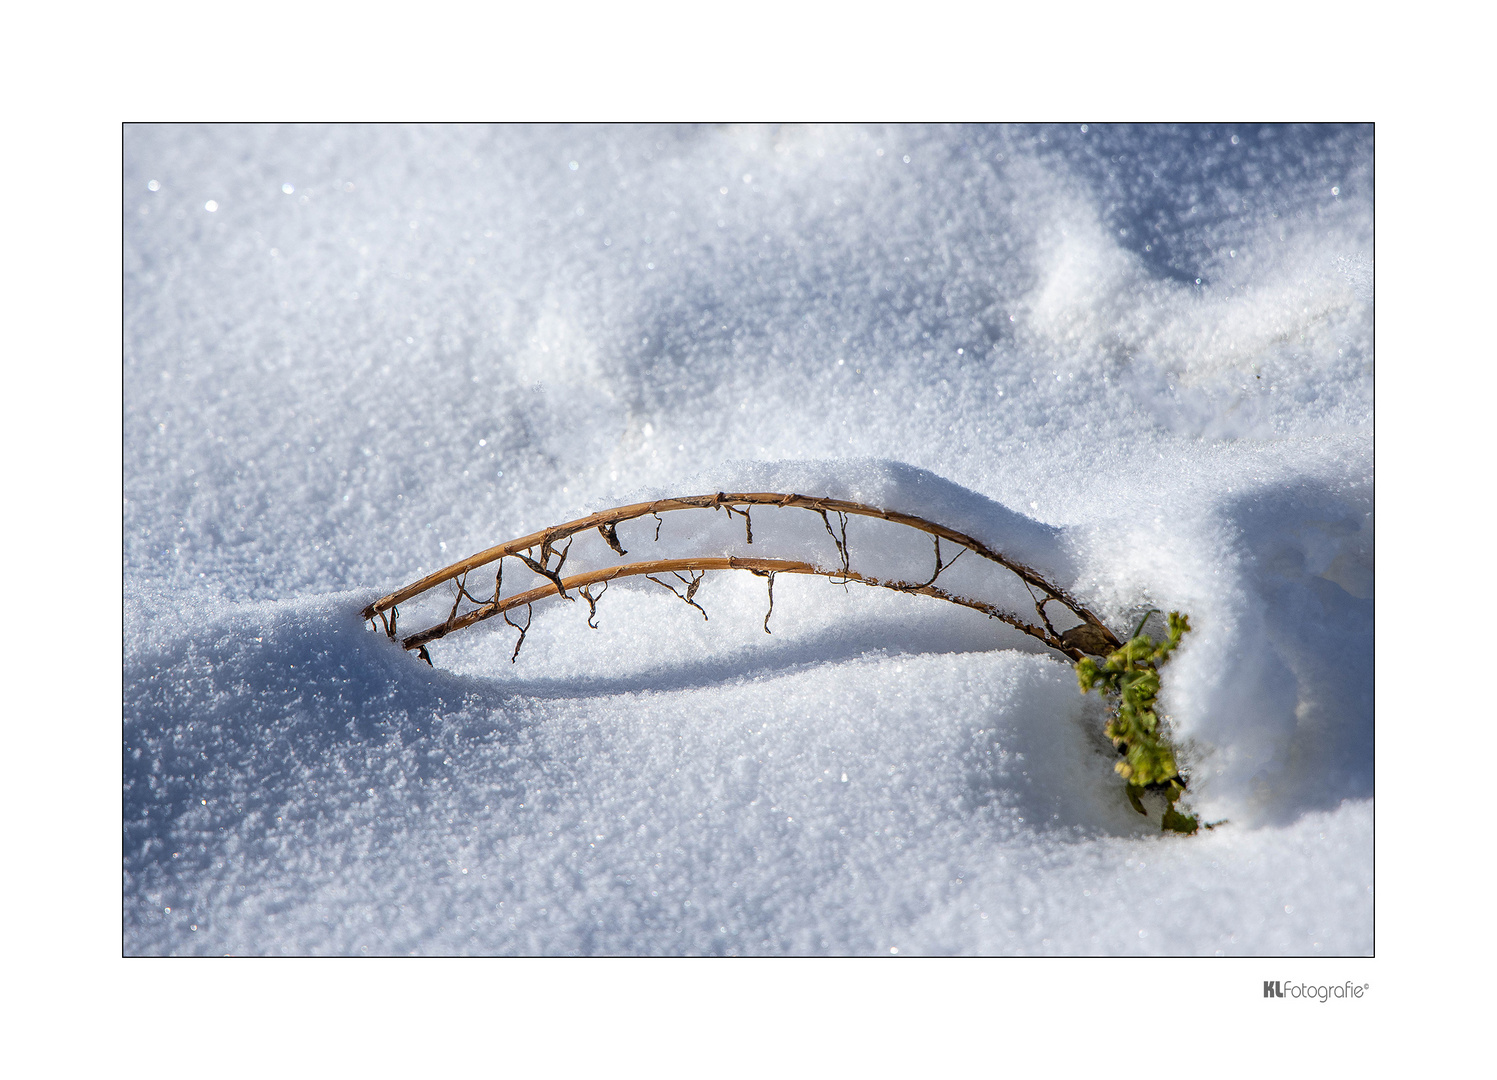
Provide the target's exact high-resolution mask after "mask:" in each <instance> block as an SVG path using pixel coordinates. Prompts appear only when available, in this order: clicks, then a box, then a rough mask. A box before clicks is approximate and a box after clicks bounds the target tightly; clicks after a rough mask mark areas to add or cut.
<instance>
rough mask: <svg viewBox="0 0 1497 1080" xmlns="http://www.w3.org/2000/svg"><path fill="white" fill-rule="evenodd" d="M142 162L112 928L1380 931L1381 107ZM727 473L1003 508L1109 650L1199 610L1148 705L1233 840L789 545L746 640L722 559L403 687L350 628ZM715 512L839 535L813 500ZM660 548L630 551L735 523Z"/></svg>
mask: <svg viewBox="0 0 1497 1080" xmlns="http://www.w3.org/2000/svg"><path fill="white" fill-rule="evenodd" d="M124 151H125V169H124V192H123V198H124V217H125V298H124V299H125V305H124V311H125V375H124V398H125V417H124V428H125V438H124V481H125V491H124V494H125V500H126V502H125V509H124V525H125V530H124V532H125V552H124V560H125V638H126V640H125V656H124V731H123V772H124V777H123V779H124V794H123V811H124V822H123V827H124V860H123V862H124V865H123V869H124V923H125V926H124V933H125V938H124V948H125V951H126V952H127V953H178V954H185V953H201V954H221V953H225V952H233V953H296V954H304V953H342V954H348V953H351V954H360V953H368V954H392V953H394V954H401V955H404V954H408V953H417V954H433V953H526V954H541V953H544V954H552V953H557V954H563V953H650V954H655V953H670V954H677V953H693V954H698V953H706V954H748V953H858V954H875V953H876V954H884V955H888V954H892V953H894V952H895V951H896V950H897V952H898V953H899V954H900V955H906V954H910V953H915V954H921V953H1028V954H1047V953H1054V954H1088V953H1090V954H1110V955H1111V954H1206V955H1211V954H1215V953H1225V954H1291V955H1318V954H1326V955H1345V954H1361V953H1370V952H1371V951H1372V948H1373V937H1372V907H1373V891H1372V889H1373V884H1372V883H1373V876H1372V794H1373V790H1372V788H1373V770H1372V727H1373V699H1372V686H1373V668H1372V626H1373V576H1372V570H1373V517H1372V497H1373V477H1372V382H1373V374H1372V364H1373V354H1372V314H1373V306H1372V305H1373V298H1372V255H1371V253H1372V207H1373V188H1372V156H1373V146H1372V135H1371V132H1370V130H1368V129H1363V128H1308V129H1285V128H1260V127H1258V126H1255V125H1238V126H1222V127H1188V128H1184V129H1180V130H1162V129H1149V128H1144V129H1131V130H1130V129H1121V128H1115V127H1110V126H1106V125H1095V124H1093V125H1089V126H1088V127H1087V128H1086V129H1085V130H1083V129H1082V128H1081V127H1079V126H1064V127H1040V128H1019V129H1007V128H956V129H923V128H909V127H901V128H893V129H866V128H851V127H832V128H810V129H805V128H787V129H764V128H726V129H696V128H691V129H675V128H664V129H654V128H649V129H647V128H610V127H601V128H599V127H590V128H579V129H552V128H536V127H522V128H514V129H506V128H501V129H486V128H435V129H427V128H384V127H360V128H334V129H327V128H295V129H270V128H256V127H228V128H201V127H161V128H156V127H140V126H134V127H130V128H127V129H126V133H125V147H124ZM735 486H737V487H738V488H739V489H740V490H794V491H800V492H803V493H806V494H833V495H840V496H843V497H849V498H859V499H861V500H863V501H868V502H873V503H875V504H878V505H884V506H888V507H890V508H893V509H900V510H906V511H909V512H912V513H916V514H921V515H924V516H927V517H931V518H934V519H936V520H938V521H942V522H944V523H947V524H950V525H952V526H953V527H956V528H958V529H963V530H966V531H970V532H972V533H973V534H975V535H978V536H979V537H981V538H985V539H987V538H991V539H992V541H993V542H994V543H995V544H997V545H998V546H1000V547H1003V548H1004V549H1005V550H1010V551H1012V552H1014V553H1016V554H1018V555H1019V557H1022V558H1024V559H1025V560H1026V561H1029V562H1031V563H1033V564H1034V565H1037V566H1041V567H1043V568H1044V569H1046V570H1047V572H1050V573H1052V574H1054V575H1056V577H1057V578H1060V579H1063V583H1064V584H1065V585H1067V586H1068V587H1070V588H1072V589H1073V590H1074V591H1075V592H1076V593H1077V594H1078V595H1080V596H1081V597H1082V598H1083V599H1084V600H1085V601H1086V602H1088V603H1091V604H1093V605H1094V606H1095V607H1096V609H1097V610H1098V611H1100V612H1102V613H1103V614H1104V616H1105V617H1107V618H1108V620H1109V621H1110V623H1111V624H1112V626H1113V627H1114V628H1115V629H1117V630H1124V629H1127V628H1129V627H1130V626H1131V620H1133V619H1136V617H1137V615H1138V614H1139V613H1141V612H1142V611H1143V610H1145V609H1147V608H1149V607H1157V608H1161V609H1165V610H1169V609H1172V608H1179V609H1181V610H1184V611H1187V612H1189V613H1190V616H1191V619H1192V622H1193V624H1194V625H1195V627H1196V630H1195V631H1194V632H1193V633H1192V634H1191V635H1189V636H1188V637H1187V639H1186V644H1185V646H1184V647H1183V648H1182V649H1181V651H1180V653H1179V654H1178V657H1177V658H1176V659H1175V660H1174V661H1173V662H1172V663H1171V665H1170V667H1169V668H1167V669H1166V679H1165V683H1166V690H1165V694H1164V699H1163V703H1164V705H1165V707H1166V708H1167V710H1168V711H1169V714H1170V716H1171V718H1172V720H1173V722H1174V724H1175V726H1176V730H1177V731H1178V733H1179V735H1180V737H1181V739H1182V745H1183V746H1184V747H1185V760H1186V761H1187V763H1188V765H1189V767H1190V776H1191V796H1190V798H1191V800H1192V804H1193V806H1194V808H1195V809H1196V810H1197V811H1198V812H1199V813H1200V814H1201V815H1202V816H1203V818H1204V819H1205V820H1207V821H1222V822H1224V823H1223V824H1222V825H1220V826H1219V827H1217V828H1216V829H1214V830H1211V831H1209V832H1202V833H1201V834H1199V835H1197V836H1194V837H1190V838H1181V837H1175V836H1161V835H1160V834H1159V832H1158V825H1157V814H1156V815H1155V818H1154V820H1153V822H1150V821H1145V820H1144V819H1143V818H1140V817H1139V816H1138V815H1137V814H1135V813H1134V812H1133V811H1132V810H1131V808H1129V806H1128V805H1127V803H1126V801H1125V800H1124V799H1123V797H1122V794H1121V791H1120V784H1119V782H1118V780H1117V778H1116V777H1115V776H1114V774H1113V773H1112V771H1111V762H1112V758H1111V756H1110V748H1109V747H1108V746H1107V745H1106V742H1105V739H1103V738H1102V737H1101V735H1100V734H1099V732H1100V726H1101V723H1102V721H1101V712H1100V708H1099V704H1098V702H1097V701H1096V700H1095V699H1092V700H1088V699H1084V698H1082V697H1081V696H1080V694H1079V693H1078V692H1077V690H1076V683H1075V679H1074V676H1073V675H1072V673H1071V670H1070V667H1069V664H1067V663H1066V662H1064V661H1063V660H1061V659H1060V658H1058V657H1055V656H1053V655H1049V654H1046V653H1045V652H1044V651H1043V650H1041V649H1038V648H1035V647H1032V646H1030V645H1028V644H1026V642H1025V640H1024V639H1022V638H1021V637H1020V636H1019V635H1017V634H1015V633H1012V632H1010V631H1007V630H1005V629H1003V628H1001V627H1000V626H999V625H998V624H996V623H993V622H990V621H989V620H987V619H985V618H983V617H982V616H981V615H979V614H977V613H974V612H971V611H966V610H962V609H957V608H952V607H950V606H948V605H944V604H941V603H939V602H937V601H935V600H931V599H928V598H923V597H917V596H909V595H899V594H894V593H888V592H883V591H879V590H868V589H862V588H858V587H856V586H854V587H852V588H851V589H846V590H845V589H844V588H842V587H840V586H837V585H833V584H830V583H828V582H827V581H825V580H821V579H792V578H788V577H786V576H781V577H780V578H779V579H778V580H777V581H776V584H775V607H774V613H773V617H772V619H771V622H770V627H771V629H772V631H773V633H772V634H769V635H766V634H765V633H764V629H763V619H764V614H765V609H766V596H765V585H764V582H763V581H762V580H760V579H757V578H754V577H751V576H749V575H747V574H732V573H721V574H717V575H712V576H709V577H708V578H707V579H706V580H705V582H704V583H703V585H702V586H701V591H700V592H699V594H698V595H697V599H698V602H699V603H701V604H702V606H703V607H704V608H705V609H706V610H707V612H708V614H709V616H710V619H708V620H703V619H702V617H701V615H700V614H699V613H698V612H697V611H695V610H692V609H690V608H687V607H685V606H684V605H683V604H682V603H681V602H680V601H679V600H677V599H676V598H674V597H672V596H670V595H669V594H667V593H666V592H665V591H664V590H663V589H660V588H658V587H657V586H655V585H653V584H651V583H649V582H647V581H643V580H642V579H635V580H634V581H631V582H618V583H615V584H614V585H613V586H611V587H610V589H609V592H608V594H607V595H606V597H605V598H604V599H603V600H602V601H601V602H600V603H599V605H598V623H599V629H597V630H591V629H589V628H588V627H587V625H586V621H585V616H586V609H585V607H584V606H583V605H581V604H577V605H573V604H568V603H566V602H565V601H560V600H555V599H553V600H549V601H546V602H543V603H541V604H539V605H537V606H536V608H535V611H534V623H533V626H532V629H531V631H530V634H529V636H528V638H527V640H526V642H525V646H524V649H523V650H522V652H521V653H520V655H519V659H518V662H517V663H515V664H511V663H510V662H509V658H510V653H511V650H512V649H513V645H514V631H512V630H510V628H509V627H507V626H505V625H503V623H502V621H499V620H494V621H492V622H489V623H485V624H482V625H480V626H476V627H474V628H471V629H469V630H466V631H463V632H462V633H459V634H455V635H453V637H452V638H450V639H448V640H445V641H442V642H439V643H437V644H436V645H434V646H433V647H432V650H431V651H432V658H433V660H434V662H435V664H436V667H435V668H428V667H427V666H426V665H424V664H422V663H420V662H419V661H417V660H416V659H415V658H414V657H412V656H410V655H407V654H404V653H403V652H401V650H399V649H397V648H395V647H393V646H392V645H391V644H390V643H389V642H388V641H386V640H385V639H384V638H383V636H381V635H378V634H375V633H371V632H370V631H369V630H368V629H367V627H366V626H365V625H364V624H363V623H362V622H361V620H360V619H359V617H358V611H359V609H360V608H361V607H362V606H363V605H364V604H366V603H368V602H369V601H370V600H372V599H374V598H375V597H378V596H380V595H382V594H384V593H386V592H389V591H391V590H393V589H394V588H396V587H397V586H399V585H402V584H405V583H406V582H408V581H411V580H413V579H415V578H416V577H419V576H421V575H422V574H423V573H426V572H429V571H431V570H433V569H435V568H437V567H440V566H442V565H445V564H447V563H449V562H452V561H455V560H456V559H458V558H461V557H463V556H465V555H468V554H470V553H472V552H474V551H477V550H480V549H481V548H484V547H487V546H489V545H491V544H494V543H497V542H499V541H501V540H504V539H508V538H510V537H514V536H519V535H522V534H524V533H527V532H529V531H532V530H535V529H539V528H541V527H543V526H546V525H550V524H555V523H558V522H561V521H565V520H568V519H571V518H574V517H578V516H581V515H582V514H585V513H587V512H590V511H592V510H596V509H599V508H602V507H606V506H611V505H616V504H618V503H623V502H628V501H634V500H636V499H638V498H641V497H645V496H647V495H665V494H701V493H706V492H710V491H714V490H731V489H732V488H733V487H735ZM797 515H799V516H798V517H797ZM754 529H755V534H756V535H755V544H754V545H753V549H752V553H753V554H756V555H761V556H764V557H796V555H797V554H800V555H805V556H808V557H815V558H816V559H817V560H818V561H820V562H822V563H824V564H826V565H835V560H834V556H835V552H834V551H833V550H832V548H831V544H830V540H829V539H828V538H827V536H826V533H825V531H824V529H823V528H822V525H821V521H820V519H819V518H817V517H815V516H813V515H810V514H808V513H806V512H805V511H799V510H794V509H783V510H772V509H768V508H765V509H763V510H762V511H761V510H755V511H754ZM653 531H654V522H653V520H651V519H646V520H645V521H641V522H633V523H629V524H627V525H624V526H621V527H620V529H619V536H620V539H621V540H623V542H624V544H625V546H626V547H629V548H630V549H631V558H632V557H633V555H634V554H635V552H634V548H635V547H636V546H638V547H640V548H641V549H644V550H645V551H647V552H654V551H659V552H661V553H662V554H664V553H666V552H667V551H670V552H675V551H687V550H693V549H694V550H699V551H705V550H707V549H709V548H710V549H711V550H712V551H713V552H714V553H716V552H720V551H733V552H737V553H740V554H742V553H749V552H748V549H747V548H746V545H744V544H743V537H742V523H741V521H740V520H737V519H735V520H733V521H729V520H727V519H726V516H725V515H722V514H714V513H713V512H711V511H683V512H679V513H676V514H670V515H666V518H665V524H664V525H663V527H662V534H661V539H660V541H659V542H658V546H657V542H656V541H655V540H654V539H653ZM849 538H850V541H851V548H852V556H853V566H854V568H855V569H856V568H859V565H860V560H861V561H862V564H863V565H865V566H869V565H875V564H881V565H884V566H896V565H898V566H908V567H911V569H910V570H909V573H910V574H914V573H917V572H919V568H920V567H922V566H928V560H929V557H930V548H929V544H928V538H925V537H923V536H921V535H919V534H914V535H913V536H911V535H899V530H897V529H895V528H894V527H892V526H889V525H887V524H886V523H882V522H872V521H865V520H856V521H855V522H854V523H853V524H852V525H851V526H850V527H849ZM704 545H705V546H704ZM818 545H819V546H818ZM646 557H648V556H646ZM610 558H612V555H611V553H610V552H608V551H607V549H606V548H605V547H604V546H603V545H602V543H601V541H600V540H599V539H598V538H597V537H596V536H593V537H591V538H589V539H588V540H587V542H586V543H584V541H583V540H581V539H579V542H578V547H577V550H576V553H575V559H576V560H577V561H576V563H575V564H574V563H570V562H569V564H568V569H569V570H570V569H571V567H572V566H573V565H577V566H579V567H581V566H583V565H588V562H587V560H592V563H591V564H592V565H604V564H605V560H607V559H610ZM881 560H882V563H880V561H881ZM922 560H926V561H922ZM509 565H510V567H513V565H514V564H513V563H511V564H509ZM981 570H982V568H981V567H980V566H979V567H972V566H969V565H968V564H967V561H965V560H964V561H963V563H961V564H959V565H958V567H957V568H956V570H953V571H952V573H953V575H956V574H958V573H960V574H965V575H969V577H967V578H963V579H960V580H962V581H965V582H967V583H968V584H970V585H971V587H972V588H973V589H980V588H983V587H985V586H984V585H983V581H982V579H981V577H980V573H979V571H981ZM510 572H513V571H512V570H511V569H508V568H507V570H506V573H510ZM926 572H927V573H928V570H927V571H926ZM945 580H946V579H944V578H943V581H945ZM952 580H958V579H957V578H955V577H954V578H953V579H952ZM489 581H490V584H492V576H490V578H489ZM995 587H996V586H995ZM443 595H445V594H443ZM438 602H440V597H439V598H438ZM433 610H434V609H433ZM420 613H421V609H420V606H419V605H414V606H412V607H411V608H410V610H409V611H408V610H407V609H406V608H405V607H403V608H402V629H403V630H406V629H414V628H416V626H417V623H418V622H419V617H420Z"/></svg>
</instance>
